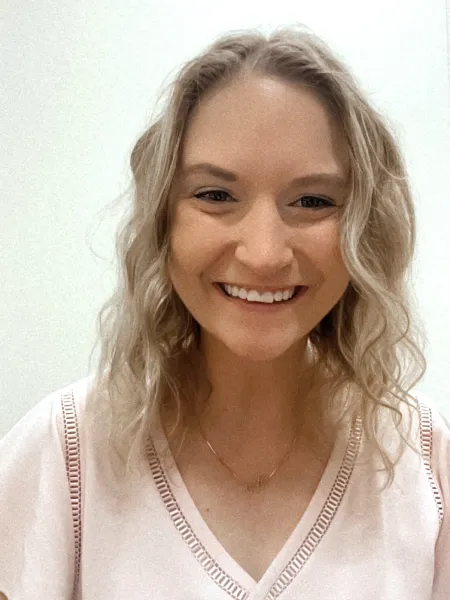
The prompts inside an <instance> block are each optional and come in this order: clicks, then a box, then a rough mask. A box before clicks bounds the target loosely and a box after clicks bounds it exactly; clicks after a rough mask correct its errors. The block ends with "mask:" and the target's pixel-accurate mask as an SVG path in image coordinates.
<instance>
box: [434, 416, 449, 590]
mask: <svg viewBox="0 0 450 600" xmlns="http://www.w3.org/2000/svg"><path fill="white" fill-rule="evenodd" d="M432 470H433V475H434V478H435V480H436V484H437V486H438V488H439V491H440V494H441V498H442V503H443V513H444V518H443V521H442V524H441V528H440V532H439V536H438V539H437V541H436V546H435V571H434V581H433V594H432V596H431V600H448V599H449V598H450V422H449V420H448V419H447V418H446V417H444V416H443V415H442V414H441V413H440V412H439V411H438V410H437V409H436V408H435V409H434V410H433V446H432Z"/></svg>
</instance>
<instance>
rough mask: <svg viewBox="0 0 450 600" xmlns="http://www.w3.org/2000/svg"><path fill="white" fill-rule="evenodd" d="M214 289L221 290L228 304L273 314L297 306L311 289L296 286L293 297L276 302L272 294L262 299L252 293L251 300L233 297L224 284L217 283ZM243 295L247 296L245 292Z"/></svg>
mask: <svg viewBox="0 0 450 600" xmlns="http://www.w3.org/2000/svg"><path fill="white" fill-rule="evenodd" d="M214 287H215V288H216V289H217V290H219V292H220V294H221V296H222V297H223V298H226V300H227V301H228V302H230V303H233V304H234V305H236V306H237V307H240V308H242V309H243V310H249V311H251V312H261V311H262V312H273V311H279V310H283V309H284V308H288V307H291V306H293V305H294V304H296V303H297V301H298V300H299V299H300V298H302V297H303V296H304V295H305V293H306V292H307V291H308V289H309V288H308V287H307V286H296V287H295V289H294V292H293V294H292V296H291V297H288V299H286V300H285V299H284V297H283V299H281V300H276V299H275V298H274V296H273V295H272V294H269V296H265V297H264V296H263V297H262V298H261V296H259V294H256V295H254V294H253V295H252V292H250V294H249V295H250V299H247V298H245V297H244V298H241V297H239V296H233V295H231V294H229V293H228V292H227V290H226V289H225V287H224V284H223V283H215V284H214ZM241 295H245V292H244V293H243V294H241Z"/></svg>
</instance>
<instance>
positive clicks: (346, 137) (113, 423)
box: [0, 27, 450, 600]
mask: <svg viewBox="0 0 450 600" xmlns="http://www.w3.org/2000/svg"><path fill="white" fill-rule="evenodd" d="M131 167H132V171H133V185H134V188H133V206H132V211H131V215H130V216H129V218H128V219H127V222H126V224H125V226H124V228H123V230H122V232H121V235H120V238H119V247H120V254H119V257H120V261H121V265H122V268H123V279H122V281H121V283H120V286H119V288H118V290H117V292H116V294H115V295H114V297H113V298H112V300H111V301H110V302H109V303H108V304H107V305H106V306H105V308H104V309H103V310H102V312H101V314H100V323H101V327H102V354H101V359H100V364H99V366H98V368H97V369H96V372H95V376H94V377H89V378H86V379H83V380H81V381H78V382H76V383H74V384H73V385H70V386H67V387H66V388H64V389H63V390H58V391H56V392H55V393H54V394H51V395H50V396H49V397H47V398H46V399H44V400H43V401H42V402H40V403H39V404H38V405H37V406H36V407H35V408H34V409H33V410H32V411H30V412H29V413H28V415H26V416H25V417H24V418H23V419H22V420H21V421H20V422H19V423H18V424H17V425H16V426H15V427H14V428H13V429H12V430H11V432H10V433H9V434H8V435H7V436H6V437H5V438H4V439H3V441H2V443H1V446H0V450H1V452H0V456H1V458H0V482H1V492H0V498H1V501H2V507H3V510H2V513H1V516H0V535H1V539H2V540H3V542H4V548H5V549H6V552H4V553H3V554H4V555H3V556H2V558H1V559H0V560H1V563H0V564H1V570H0V590H2V592H3V593H4V594H5V595H6V597H7V598H9V599H10V600H15V599H19V598H20V599H21V600H26V599H28V598H44V597H45V598H46V600H52V599H55V600H56V599H57V600H61V599H63V598H67V599H69V598H71V597H72V596H71V594H72V592H73V597H74V598H83V600H91V599H94V598H95V599H98V598H108V599H109V600H113V599H116V598H117V599H119V598H127V600H131V599H142V598H151V599H152V600H156V599H165V600H166V599H169V598H170V599H171V600H174V599H177V598H180V599H181V598H183V599H184V598H197V599H203V598H205V599H206V598H207V599H208V600H212V599H217V600H222V599H223V600H225V599H226V598H230V597H231V598H235V599H239V600H241V599H249V600H250V599H252V600H253V599H254V600H256V599H257V598H258V599H259V598H261V599H263V598H271V599H272V598H273V599H274V598H278V597H282V598H283V600H290V599H294V598H295V599H297V598H302V599H304V600H307V599H308V600H310V599H311V600H312V599H314V600H315V599H316V598H321V599H322V600H331V599H333V600H336V599H337V598H342V599H349V598H355V597H361V595H362V596H363V597H364V598H365V600H375V599H376V600H388V599H389V600H392V598H395V599H396V600H403V599H404V600H425V599H426V600H429V599H433V600H437V599H441V598H442V599H443V598H444V597H445V598H447V590H448V588H449V585H450V542H449V533H450V522H449V516H448V510H447V507H448V506H449V503H450V489H449V480H448V469H449V460H450V427H449V424H448V422H447V421H446V420H445V419H444V418H443V417H442V416H441V415H440V414H439V412H438V411H437V410H436V408H435V405H434V404H432V403H431V401H430V400H429V399H428V398H426V397H425V396H423V394H420V392H418V391H415V392H414V393H411V390H412V388H413V386H414V385H415V384H416V383H417V381H418V380H419V379H420V378H421V377H422V376H423V374H424V372H425V367H426V361H425V358H424V355H423V353H422V351H421V350H420V348H419V342H418V338H419V333H418V332H419V327H417V331H415V332H414V331H413V327H414V325H415V323H414V319H413V318H412V314H413V308H412V305H413V302H412V300H411V298H412V295H411V297H410V296H409V292H408V289H407V287H406V276H407V273H408V268H410V266H411V263H412V257H413V252H414V244H415V236H416V224H415V215H414V205H413V200H412V197H411V191H410V188H409V186H408V182H407V176H406V172H405V167H404V163H403V160H402V157H401V154H400V151H399V148H398V145H397V143H396V140H395V137H394V136H393V134H392V133H390V131H389V129H388V127H387V125H386V124H385V122H384V120H383V118H382V117H381V116H380V114H379V113H378V112H377V111H376V110H375V109H374V108H373V107H371V106H370V104H369V103H368V101H367V100H366V99H365V98H364V97H363V95H362V93H361V91H360V90H359V89H358V87H357V84H356V83H355V81H354V79H353V77H352V76H351V74H350V72H349V70H348V69H347V68H346V67H345V66H344V65H343V63H342V62H340V61H339V59H338V58H337V57H336V56H335V55H333V53H332V51H331V50H330V49H329V48H328V47H327V46H326V44H325V43H324V42H322V41H321V40H320V39H319V38H317V37H316V36H314V35H313V34H311V33H310V32H308V31H306V29H305V28H301V27H293V28H289V29H281V30H278V31H276V32H274V33H273V34H272V35H271V36H269V37H268V38H266V37H265V36H264V35H263V34H261V33H259V32H257V31H245V32H234V33H231V34H229V35H226V36H223V37H222V38H220V39H218V40H217V41H216V42H215V43H214V44H212V45H211V46H210V47H209V48H207V49H206V50H205V52H204V53H202V54H201V55H200V56H198V57H196V58H195V59H193V60H191V61H189V62H188V63H187V64H186V65H184V66H183V68H182V69H181V71H180V73H179V74H178V76H177V78H176V79H175V81H174V83H173V86H172V88H171V93H170V97H169V99H168V101H167V103H166V105H165V107H164V109H163V110H162V112H161V114H160V115H159V116H158V117H157V118H156V119H155V121H154V122H153V124H152V125H151V126H150V127H149V128H148V130H147V131H146V132H145V133H144V134H143V135H142V136H141V138H140V139H139V141H138V142H137V144H136V146H135V148H134V150H133V152H132V156H131ZM106 309H110V311H111V312H110V315H109V318H108V320H107V323H106V319H105V322H102V318H103V316H104V313H105V312H106ZM407 350H409V351H410V354H411V358H410V359H409V360H408V361H405V360H403V358H404V357H405V353H406V351H407ZM72 398H73V402H72ZM78 444H79V445H78ZM66 459H67V465H66V464H65V460H66ZM78 473H80V474H79V475H78ZM386 475H387V480H385V476H386ZM67 477H69V485H68V480H67ZM383 481H384V485H382V484H383ZM5 507H6V508H5ZM73 588H74V589H73Z"/></svg>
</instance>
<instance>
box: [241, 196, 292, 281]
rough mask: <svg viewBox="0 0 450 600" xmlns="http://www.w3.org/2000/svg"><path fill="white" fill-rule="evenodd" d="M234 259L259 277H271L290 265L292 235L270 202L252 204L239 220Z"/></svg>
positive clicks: (275, 207)
mask: <svg viewBox="0 0 450 600" xmlns="http://www.w3.org/2000/svg"><path fill="white" fill-rule="evenodd" d="M235 255H236V258H237V259H238V260H239V261H240V262H241V263H242V264H243V265H245V266H246V267H247V268H248V269H249V270H250V271H254V272H255V273H258V274H259V275H260V276H262V277H270V276H271V275H272V274H276V273H278V272H279V271H280V270H282V269H283V268H285V267H287V266H288V265H290V264H291V263H292V259H293V255H294V253H293V250H292V231H291V230H290V228H289V227H288V225H287V224H286V223H285V222H284V221H283V219H282V218H281V217H280V214H279V211H278V208H277V206H276V204H275V203H274V202H273V200H270V199H269V200H268V201H263V200H261V201H258V202H255V203H254V205H253V206H252V208H251V209H250V210H249V212H248V213H247V214H246V215H245V217H244V218H243V219H242V221H241V222H240V226H239V227H238V243H237V246H236V252H235Z"/></svg>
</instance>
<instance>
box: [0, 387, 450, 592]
mask: <svg viewBox="0 0 450 600" xmlns="http://www.w3.org/2000/svg"><path fill="white" fill-rule="evenodd" d="M90 381H91V378H85V379H82V380H79V381H77V382H75V383H72V384H70V385H69V386H66V387H65V388H63V389H61V390H57V391H55V392H53V393H52V394H50V395H49V396H48V397H46V398H45V399H44V400H42V401H40V402H39V403H38V404H37V405H36V406H35V407H34V408H33V409H32V410H31V411H29V413H27V414H26V415H25V416H24V417H23V418H22V419H21V420H20V421H19V423H17V424H16V426H15V427H14V428H13V429H12V430H11V431H10V432H9V433H8V434H7V435H6V436H5V437H4V438H3V440H1V441H0V507H1V510H0V540H1V542H2V547H3V548H6V549H7V551H6V552H4V551H2V553H0V591H1V592H3V593H5V594H6V595H7V596H8V597H9V600H16V599H17V600H19V598H20V600H28V599H30V600H31V599H32V598H33V600H34V598H36V597H45V598H46V600H66V599H67V600H71V585H72V583H73V577H74V550H73V542H74V537H73V522H72V513H71V506H70V497H69V490H68V485H67V475H66V470H65V464H64V452H63V447H64V427H63V424H62V415H61V405H60V396H61V394H62V393H65V392H67V391H69V390H71V391H73V393H74V398H75V403H76V407H77V416H78V420H79V424H80V427H79V430H80V456H81V471H82V478H81V489H82V500H83V511H82V530H81V533H82V554H81V566H80V575H81V578H80V586H81V587H80V595H79V596H78V598H79V600H97V599H98V598H103V597H105V598H108V600H119V599H120V600H122V599H123V598H127V600H143V599H144V598H148V599H149V600H169V599H170V600H191V599H192V600H229V599H230V598H234V599H236V600H263V599H264V600H275V599H276V598H280V599H282V600H299V599H300V598H301V599H302V600H317V598H320V599H321V600H350V599H351V600H353V599H354V598H357V597H363V598H364V600H392V598H395V599H396V600H444V598H447V597H448V590H449V589H450V518H449V511H450V508H449V506H450V482H449V480H450V475H449V474H450V425H449V423H448V421H447V420H446V419H445V418H444V417H443V416H442V415H441V413H440V412H439V411H438V410H437V408H436V405H435V404H434V403H433V402H432V401H431V399H430V398H428V397H427V396H426V395H424V394H423V393H422V392H419V391H418V390H411V393H412V394H413V395H414V396H415V397H416V398H417V411H416V412H415V413H414V415H415V416H414V419H413V423H412V427H411V434H410V436H411V443H412V445H413V446H415V447H417V449H418V454H415V453H414V452H413V451H412V450H411V449H410V448H408V447H407V448H406V450H405V452H404V455H403V456H402V458H401V459H400V461H399V462H398V464H397V466H396V475H395V480H394V483H393V484H392V485H391V486H390V487H389V488H387V489H386V490H385V491H383V492H381V491H380V488H381V487H382V485H383V483H384V482H385V477H386V474H385V473H383V472H377V469H381V467H382V466H383V464H382V462H381V461H380V459H379V458H377V456H376V454H375V453H374V452H373V449H372V447H371V446H370V445H369V444H368V443H367V440H366V439H365V436H364V434H363V428H362V422H361V420H360V419H359V418H358V419H357V420H356V421H355V422H354V423H353V424H352V425H351V426H349V428H348V430H347V431H345V432H343V433H342V435H340V436H338V438H337V439H336V443H335V445H334V447H333V449H332V452H331V456H330V458H329V461H328V463H327V465H326V467H325V470H324V472H323V475H322V477H321V479H320V482H319V484H318V486H317V488H316V490H315V492H314V494H313V496H312V498H311V501H310V503H309V505H308V507H307V508H306V511H305V512H304V514H303V516H302V517H301V519H300V520H299V522H298V524H297V526H296V527H295V528H294V530H293V531H292V533H291V535H290V536H289V538H288V539H287V540H286V542H285V543H284V545H283V547H282V548H281V550H280V551H279V553H278V554H277V556H276V557H275V558H274V560H273V561H272V563H271V564H270V566H269V568H268V569H267V571H266V572H265V573H264V575H263V577H262V578H261V579H260V580H259V581H255V579H253V577H251V576H250V575H249V574H248V573H247V572H246V571H245V569H243V568H242V567H241V566H240V565H239V564H238V563H237V562H236V561H235V560H234V559H233V557H232V556H230V554H229V553H228V552H227V551H226V549H225V548H224V547H223V545H222V544H221V543H220V541H219V540H218V539H217V538H216V537H215V535H214V534H213V532H212V531H211V529H210V528H209V527H208V525H207V523H206V522H205V520H204V519H203V517H202V515H201V514H200V512H199V510H198V508H197V507H196V505H195V502H194V501H193V498H192V496H191V494H190V493H189V491H188V489H187V487H186V485H185V482H184V481H183V478H182V477H181V474H180V472H179V470H178V467H177V466H176V463H175V461H174V460H173V457H172V456H170V455H169V458H171V459H172V460H169V465H167V464H166V463H165V462H163V461H162V458H161V451H162V449H163V448H164V449H165V448H166V444H167V438H166V436H165V432H164V429H163V427H162V426H161V422H160V420H159V419H158V420H157V421H156V422H155V423H154V424H153V428H152V431H151V436H150V437H149V442H148V445H147V449H146V450H147V453H146V456H145V460H146V465H145V468H144V469H143V471H142V474H140V475H139V476H138V475H132V476H130V477H129V479H128V480H126V481H123V482H121V481H118V480H116V479H114V475H113V473H112V471H111V457H110V455H109V453H108V450H107V447H106V445H105V444H104V442H103V441H102V440H98V439H91V438H90V437H89V435H88V434H87V431H86V430H85V428H83V411H84V406H85V405H84V403H85V397H86V393H87V389H88V386H89V385H90ZM390 423H391V424H390V425H389V424H386V426H385V429H384V430H383V438H382V440H383V443H384V444H385V445H386V446H387V447H388V448H389V447H391V446H393V448H396V447H397V446H396V444H395V443H394V441H396V440H397V438H398V434H396V432H395V429H394V424H393V422H392V421H390ZM397 443H398V442H397ZM394 456H395V454H394Z"/></svg>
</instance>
